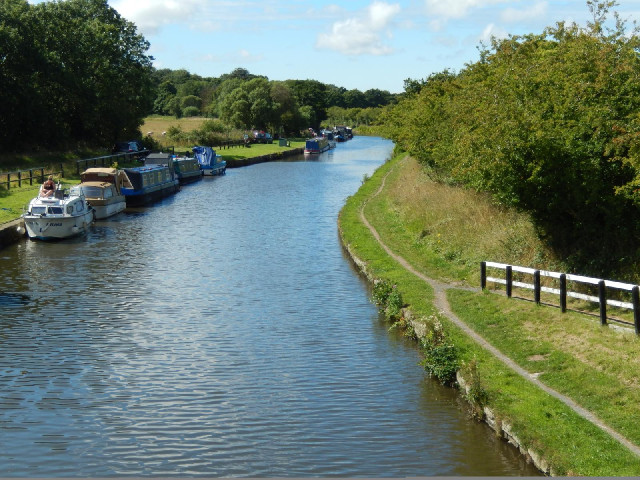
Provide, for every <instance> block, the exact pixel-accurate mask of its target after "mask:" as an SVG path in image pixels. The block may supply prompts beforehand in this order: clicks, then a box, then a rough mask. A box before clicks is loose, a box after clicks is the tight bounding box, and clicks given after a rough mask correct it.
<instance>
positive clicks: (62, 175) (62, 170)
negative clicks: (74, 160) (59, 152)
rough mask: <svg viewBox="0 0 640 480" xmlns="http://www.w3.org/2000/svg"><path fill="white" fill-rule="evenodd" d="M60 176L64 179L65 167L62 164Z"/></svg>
mask: <svg viewBox="0 0 640 480" xmlns="http://www.w3.org/2000/svg"><path fill="white" fill-rule="evenodd" d="M60 176H61V177H62V178H64V165H63V164H60Z"/></svg>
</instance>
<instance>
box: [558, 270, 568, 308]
mask: <svg viewBox="0 0 640 480" xmlns="http://www.w3.org/2000/svg"><path fill="white" fill-rule="evenodd" d="M560 310H561V311H562V313H565V312H566V311H567V275H566V274H564V273H562V274H560Z"/></svg>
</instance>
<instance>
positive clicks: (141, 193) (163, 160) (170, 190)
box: [121, 153, 180, 207]
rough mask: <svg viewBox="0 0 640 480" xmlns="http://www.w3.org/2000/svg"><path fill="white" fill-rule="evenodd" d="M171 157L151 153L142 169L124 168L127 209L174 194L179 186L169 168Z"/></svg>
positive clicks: (123, 191) (124, 190) (124, 192)
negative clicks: (127, 183)
mask: <svg viewBox="0 0 640 480" xmlns="http://www.w3.org/2000/svg"><path fill="white" fill-rule="evenodd" d="M170 162H171V155H170V154H168V153H167V154H164V153H160V154H158V153H151V154H149V155H148V156H147V157H146V158H145V164H144V166H143V167H133V168H125V169H124V173H125V174H126V175H127V179H128V180H129V184H130V187H123V188H122V190H121V191H122V194H123V195H124V196H125V198H126V201H127V206H128V207H136V206H141V205H146V204H148V203H152V202H155V201H156V200H159V199H161V198H163V197H167V196H169V195H173V194H174V193H176V192H177V191H178V190H179V188H180V184H179V182H178V179H177V178H176V176H175V172H174V170H173V168H169V165H170Z"/></svg>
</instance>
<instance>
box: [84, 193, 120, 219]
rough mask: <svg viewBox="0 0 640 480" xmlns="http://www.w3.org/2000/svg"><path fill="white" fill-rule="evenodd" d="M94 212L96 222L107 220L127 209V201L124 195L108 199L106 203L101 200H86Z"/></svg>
mask: <svg viewBox="0 0 640 480" xmlns="http://www.w3.org/2000/svg"><path fill="white" fill-rule="evenodd" d="M87 201H88V202H89V204H90V205H91V206H92V207H93V209H94V210H95V212H96V220H101V219H103V218H109V217H112V216H113V215H116V214H117V213H120V212H122V211H123V210H124V209H125V208H126V207H127V200H126V198H125V196H124V195H120V196H119V197H118V198H114V199H110V201H109V202H108V203H106V202H104V201H101V200H87Z"/></svg>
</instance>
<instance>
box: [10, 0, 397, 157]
mask: <svg viewBox="0 0 640 480" xmlns="http://www.w3.org/2000/svg"><path fill="white" fill-rule="evenodd" d="M148 49H149V43H148V42H147V41H146V40H145V39H144V37H143V36H142V35H141V34H139V33H138V32H137V29H136V26H135V25H134V24H133V23H131V22H129V21H127V20H126V19H124V18H123V17H121V16H120V14H119V13H118V12H117V11H116V10H114V9H113V8H111V7H110V6H109V5H108V3H107V0H60V1H55V2H42V3H38V4H35V5H31V4H29V3H28V2H27V0H0V147H2V149H3V150H4V151H7V150H9V151H21V150H24V149H30V150H37V149H39V148H44V149H67V148H72V147H76V146H78V145H82V144H84V145H86V146H89V147H96V146H103V147H109V146H111V145H112V144H113V142H115V141H116V140H121V139H124V138H133V137H138V136H139V135H140V132H139V127H140V125H142V122H143V119H144V117H146V116H148V115H150V114H152V113H157V114H162V115H175V116H176V117H182V116H196V115H197V116H206V117H211V118H212V119H217V121H218V122H221V124H222V127H221V126H220V123H216V124H215V125H216V128H217V129H218V130H220V129H222V130H229V129H243V130H247V129H254V128H256V129H265V130H270V131H272V132H273V133H284V134H291V133H299V132H300V131H301V130H306V129H307V128H309V127H313V128H318V127H319V126H320V125H321V123H322V122H325V121H327V120H329V119H330V120H331V121H340V122H341V123H347V124H351V125H357V124H359V123H365V124H368V123H370V122H371V121H372V119H373V118H375V117H377V116H378V115H379V113H380V111H381V110H380V107H382V106H385V105H389V104H392V103H394V102H395V101H396V95H393V94H391V93H389V92H387V91H382V90H377V89H371V90H367V91H366V92H361V91H359V90H347V89H345V88H342V87H337V86H335V85H326V84H323V83H321V82H319V81H316V80H285V81H270V80H269V79H267V78H266V77H264V76H258V75H252V74H250V73H249V72H248V71H247V70H245V69H242V68H238V69H236V70H234V71H233V72H231V73H229V74H224V75H221V76H220V77H217V78H204V77H200V76H198V75H195V74H191V73H189V72H187V71H185V70H168V69H162V70H156V69H154V68H153V67H152V61H153V58H152V57H151V56H149V55H148V54H147V52H148Z"/></svg>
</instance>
